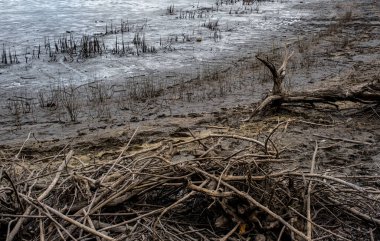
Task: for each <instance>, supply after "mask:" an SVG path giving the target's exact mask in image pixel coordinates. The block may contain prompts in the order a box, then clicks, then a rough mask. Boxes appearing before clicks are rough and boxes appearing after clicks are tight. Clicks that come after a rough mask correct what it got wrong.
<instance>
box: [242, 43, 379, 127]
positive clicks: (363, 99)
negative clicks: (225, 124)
mask: <svg viewBox="0 0 380 241" xmlns="http://www.w3.org/2000/svg"><path fill="white" fill-rule="evenodd" d="M292 55H293V52H292V53H290V54H289V52H288V50H287V49H286V51H285V56H284V60H283V63H282V65H281V67H280V68H278V69H277V68H276V67H275V65H274V64H273V62H271V61H269V60H268V59H265V58H263V57H260V56H256V58H257V59H258V60H259V61H260V62H262V63H263V64H264V65H265V66H266V67H267V68H268V69H269V70H270V72H271V73H272V79H273V89H272V92H271V93H270V94H269V95H268V96H267V97H266V98H265V99H264V100H263V101H262V102H261V103H259V105H258V106H257V107H256V108H255V109H254V110H253V112H252V114H251V115H250V117H249V118H247V119H246V120H245V121H250V120H252V118H253V117H255V116H257V115H261V114H262V113H263V112H264V111H265V110H267V109H268V108H271V107H272V108H273V107H275V108H278V107H280V106H281V105H282V104H284V103H309V104H314V103H326V104H332V105H334V106H337V105H336V104H334V103H335V102H337V101H351V102H360V103H380V81H379V80H374V81H372V82H369V83H368V82H367V83H361V84H359V85H355V86H337V87H333V88H329V89H316V90H313V91H304V92H294V93H287V92H285V91H284V87H283V80H284V78H285V75H286V66H287V64H288V62H289V59H290V58H291V56H292Z"/></svg>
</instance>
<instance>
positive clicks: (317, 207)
mask: <svg viewBox="0 0 380 241" xmlns="http://www.w3.org/2000/svg"><path fill="white" fill-rule="evenodd" d="M289 124H291V122H288V121H285V122H280V123H278V124H277V125H276V126H273V127H272V128H271V130H270V131H269V132H268V135H259V136H242V135H239V134H238V133H234V132H231V131H228V130H227V129H219V131H211V130H204V131H201V132H196V133H193V132H191V131H188V130H179V132H178V133H177V135H176V136H183V137H177V138H165V139H164V140H162V141H160V142H154V143H150V144H149V145H142V146H141V145H138V144H134V143H135V142H134V140H135V138H137V137H138V135H139V134H138V130H136V131H135V133H133V135H130V138H129V140H128V142H127V143H126V144H125V146H124V147H122V148H121V149H120V151H115V150H112V149H111V150H110V151H107V150H105V151H103V152H102V154H97V155H94V156H92V155H90V156H87V155H81V154H80V153H78V154H76V152H75V151H73V150H71V151H68V150H67V149H66V147H64V148H63V149H62V150H61V151H59V152H57V153H51V152H46V153H44V152H40V154H37V153H38V152H33V151H32V152H30V151H31V150H30V149H29V150H26V149H25V150H24V149H23V148H24V145H23V146H22V147H21V149H20V150H17V149H14V148H13V151H12V150H11V149H8V151H6V150H5V151H3V152H2V153H3V154H2V155H3V157H2V158H1V160H2V163H3V167H2V169H1V172H0V174H1V176H0V180H1V182H0V184H1V185H0V194H1V195H0V201H1V205H0V230H1V234H2V237H1V238H2V239H6V240H19V239H27V240H57V239H73V240H75V239H77V240H78V239H81V240H92V239H94V238H95V239H101V240H183V239H184V238H185V239H186V240H375V239H376V238H378V237H379V236H378V235H379V233H378V230H377V227H378V225H380V220H379V218H378V217H379V215H380V213H379V210H380V204H379V201H378V197H377V196H378V195H379V193H380V190H379V189H378V187H377V186H376V185H377V184H376V183H377V181H376V180H378V177H377V176H371V175H364V174H363V175H360V174H358V175H354V176H347V175H342V174H341V173H340V171H339V170H336V171H334V169H328V168H327V169H325V168H323V167H325V166H324V165H320V163H324V160H323V157H324V155H322V154H320V153H325V152H326V151H328V149H325V146H326V144H324V143H321V142H320V143H319V142H315V146H314V150H310V151H309V155H306V156H308V157H309V158H307V159H302V160H300V161H301V162H304V163H310V164H308V165H309V169H300V168H299V167H298V168H297V166H298V165H294V164H296V163H295V162H294V160H295V159H292V158H288V157H289V153H288V154H284V153H287V152H288V151H287V150H286V148H285V149H284V146H283V144H282V143H279V141H276V140H278V139H277V138H275V136H276V135H277V134H278V133H282V132H283V131H286V129H287V128H289V127H288V126H289ZM179 134H181V135H179ZM26 141H28V140H26ZM26 141H25V142H26ZM346 141H354V140H345V142H346ZM24 144H25V143H24ZM321 145H322V146H321ZM355 145H364V146H367V145H372V143H368V142H361V141H355ZM73 148H74V149H76V148H75V146H73ZM16 152H17V154H16ZM65 153H66V154H65ZM7 160H8V161H7ZM306 166H307V165H306ZM371 237H372V239H371Z"/></svg>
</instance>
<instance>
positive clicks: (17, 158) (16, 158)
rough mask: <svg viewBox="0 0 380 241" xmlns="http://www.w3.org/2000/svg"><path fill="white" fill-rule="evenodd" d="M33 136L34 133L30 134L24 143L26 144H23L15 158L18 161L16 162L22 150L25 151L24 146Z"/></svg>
mask: <svg viewBox="0 0 380 241" xmlns="http://www.w3.org/2000/svg"><path fill="white" fill-rule="evenodd" d="M31 134H32V132H29V134H28V137H27V138H26V139H25V141H24V143H23V144H22V146H21V148H20V150H19V151H18V153H17V154H16V156H15V159H16V160H17V159H18V157H19V156H20V154H21V151H22V149H24V146H25V144H26V142H27V141H28V140H29V139H30V135H31Z"/></svg>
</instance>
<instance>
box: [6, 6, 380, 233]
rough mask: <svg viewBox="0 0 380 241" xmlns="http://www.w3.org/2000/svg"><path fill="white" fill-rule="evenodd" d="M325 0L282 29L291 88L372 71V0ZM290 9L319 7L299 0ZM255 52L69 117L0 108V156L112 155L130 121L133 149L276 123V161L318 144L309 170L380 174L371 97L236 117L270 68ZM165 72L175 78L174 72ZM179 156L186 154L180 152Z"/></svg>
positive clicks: (375, 34)
mask: <svg viewBox="0 0 380 241" xmlns="http://www.w3.org/2000/svg"><path fill="white" fill-rule="evenodd" d="M319 4H320V3H319ZM329 4H330V5H329V6H333V7H334V11H326V15H323V14H321V15H320V16H316V17H314V18H312V19H310V20H308V21H307V22H302V21H301V22H299V23H297V24H296V25H292V26H291V27H289V30H288V31H290V32H291V34H290V33H289V35H292V36H298V37H296V38H292V41H288V43H289V49H292V50H294V51H295V55H294V56H293V57H292V59H291V62H290V64H289V70H288V73H287V83H286V87H287V88H288V90H289V91H295V90H310V91H311V90H313V89H318V88H333V87H336V86H352V85H355V84H358V83H364V82H367V81H373V80H376V79H379V78H380V3H375V2H374V1H345V2H338V3H336V4H331V3H329ZM297 7H298V8H300V9H302V8H309V9H310V8H311V9H318V8H320V7H321V6H320V5H317V4H313V3H312V2H309V1H307V3H305V4H299V5H297V6H296V8H297ZM322 13H323V11H322ZM283 39H285V38H280V39H278V40H276V41H274V44H273V45H274V46H272V47H271V46H269V45H268V46H266V47H265V48H263V50H262V51H261V55H263V56H268V57H269V58H270V59H271V60H273V61H275V62H278V63H280V61H281V56H282V54H283V44H284V42H282V40H283ZM254 54H256V53H252V55H251V56H250V57H249V56H248V57H244V58H243V59H239V58H235V59H233V58H231V59H232V60H231V62H228V63H223V64H222V65H221V66H223V68H222V67H221V68H218V67H214V66H213V67H211V68H210V69H207V70H203V72H202V73H200V74H199V76H198V77H197V78H195V79H190V80H188V81H187V82H185V83H183V82H181V83H179V84H175V80H174V81H173V83H174V84H173V85H171V86H170V87H168V88H165V89H157V90H156V92H155V94H154V96H150V98H149V99H146V100H144V101H138V100H134V101H130V102H128V104H126V103H124V104H120V99H118V98H115V99H114V100H112V101H110V102H106V103H101V104H99V105H97V106H90V105H89V104H88V103H89V102H90V101H87V100H82V101H83V104H82V107H81V113H82V114H80V115H79V118H78V120H76V121H75V122H71V121H69V120H68V118H67V116H66V113H65V111H64V109H58V110H56V109H48V108H38V107H36V108H35V110H34V111H33V113H28V114H25V115H22V116H21V117H19V116H15V115H11V114H9V112H7V111H6V110H4V109H3V110H2V112H1V116H2V119H1V123H0V124H1V126H0V134H1V135H0V143H1V149H0V159H1V160H3V161H7V162H8V161H10V160H11V159H12V158H13V155H16V154H17V153H18V151H19V150H21V152H20V153H19V159H18V160H16V159H15V160H14V161H15V162H16V163H17V165H20V166H29V165H30V164H29V163H25V162H24V161H23V159H25V160H26V159H34V160H38V159H39V158H45V157H48V156H54V155H56V154H57V153H59V152H62V151H66V150H73V151H74V155H75V156H76V157H77V158H79V159H80V160H82V161H83V162H84V163H87V162H97V161H100V160H104V159H106V160H112V159H113V158H115V157H116V156H117V155H118V153H119V151H120V150H121V149H122V148H123V147H124V146H125V145H126V143H127V142H128V140H130V139H131V136H132V134H133V133H134V131H135V130H136V129H137V128H138V131H137V134H136V136H135V137H134V138H133V140H132V143H131V149H132V150H140V149H143V148H145V147H147V146H150V145H154V144H156V143H160V142H163V143H166V142H174V143H177V142H180V141H183V140H185V139H186V140H187V139H188V138H192V135H194V136H203V135H205V133H209V132H212V133H222V134H226V133H229V134H236V135H242V136H247V137H252V138H255V139H257V140H261V141H265V140H266V138H267V136H268V135H269V133H271V131H272V130H273V128H274V127H275V126H276V125H277V124H278V123H281V122H285V123H286V124H284V125H282V126H281V127H280V128H279V130H277V131H276V133H275V134H274V136H273V137H272V141H273V142H274V143H276V145H277V149H278V150H280V151H281V153H280V160H281V164H278V165H279V167H280V166H281V168H286V169H292V168H299V169H301V170H308V169H310V161H311V158H312V154H313V151H314V147H315V143H316V142H317V143H318V145H319V149H318V155H317V159H316V169H317V170H320V171H322V170H323V171H325V172H326V173H328V172H334V173H338V174H341V175H347V176H356V175H365V176H374V177H376V176H378V175H379V173H380V145H379V142H380V106H379V103H377V104H375V105H368V104H365V103H363V104H358V103H350V102H344V103H337V106H333V105H325V104H324V105H317V106H295V105H288V106H283V107H282V108H281V109H279V110H273V111H271V112H269V113H265V115H264V116H263V117H260V118H256V119H255V120H253V121H250V122H243V121H242V120H243V119H245V118H246V117H247V116H249V114H250V112H251V111H252V109H253V107H254V106H255V104H256V103H257V102H258V101H260V100H261V99H262V98H263V97H264V96H265V94H266V93H268V91H269V90H270V88H271V86H272V83H271V80H270V75H269V73H268V72H267V70H266V69H265V68H264V67H263V66H262V65H261V64H260V63H259V62H257V61H256V60H255V58H254ZM172 78H174V79H176V78H181V76H175V74H174V76H173V77H172ZM108 87H109V86H106V87H104V88H108ZM89 106H90V107H89ZM83 113H86V114H83ZM29 133H31V134H29ZM28 134H29V137H30V138H28V139H27V136H28ZM26 139H27V141H26V142H25V143H24V141H25V140H26ZM23 143H24V144H25V145H24V146H23V147H22V148H21V146H22V145H23ZM20 148H21V149H20ZM181 158H183V159H191V158H192V157H191V156H189V155H188V154H184V155H183V156H182V157H181ZM38 163H39V164H37V165H41V166H42V165H43V162H38ZM273 165H274V166H276V165H277V164H273ZM33 169H35V167H33ZM379 180H380V177H379V178H375V179H372V181H371V182H372V184H373V185H374V186H376V187H377V188H378V187H379V185H380V181H379ZM376 198H377V202H378V197H376ZM376 198H374V199H376ZM372 214H373V216H374V217H377V218H379V217H380V210H378V209H377V210H372ZM336 215H338V216H339V215H340V214H336ZM350 228H353V230H354V231H352V233H353V234H352V237H351V238H352V240H359V239H360V240H371V235H372V238H373V239H372V240H379V239H380V228H379V227H378V226H376V225H374V224H371V223H368V230H363V229H359V228H358V229H355V227H352V226H351V227H350ZM337 229H339V228H337ZM343 229H344V228H343ZM371 230H373V231H371ZM358 233H359V234H358ZM370 234H371V235H370ZM268 237H269V236H267V238H268ZM358 238H359V239H358ZM268 240H270V239H269V238H268ZM326 240H335V239H326Z"/></svg>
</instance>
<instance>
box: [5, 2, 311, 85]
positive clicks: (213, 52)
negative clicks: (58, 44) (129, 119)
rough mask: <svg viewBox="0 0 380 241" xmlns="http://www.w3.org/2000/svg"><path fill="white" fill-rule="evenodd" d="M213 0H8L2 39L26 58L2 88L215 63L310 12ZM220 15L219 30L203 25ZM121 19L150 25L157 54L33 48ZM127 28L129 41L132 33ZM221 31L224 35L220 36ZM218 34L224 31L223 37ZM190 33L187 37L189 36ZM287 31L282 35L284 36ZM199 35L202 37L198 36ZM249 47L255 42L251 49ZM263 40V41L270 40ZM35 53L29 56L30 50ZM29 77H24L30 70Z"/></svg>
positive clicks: (110, 39) (285, 5) (108, 39)
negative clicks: (71, 54) (79, 53)
mask: <svg viewBox="0 0 380 241" xmlns="http://www.w3.org/2000/svg"><path fill="white" fill-rule="evenodd" d="M215 2H216V1H215V0H199V1H193V0H179V1H173V0H159V1H157V0H145V1H139V0H37V1H32V0H9V1H1V2H0V16H2V17H1V21H0V28H1V29H2V31H0V44H1V45H2V44H5V46H6V48H10V49H11V51H12V52H13V51H16V52H17V54H18V55H19V60H20V62H21V64H18V65H15V66H11V67H5V68H4V67H3V68H2V69H0V73H1V75H0V87H1V88H2V89H8V88H14V87H20V86H21V87H22V86H25V87H28V86H47V85H51V84H52V83H54V82H56V81H57V79H58V80H59V81H63V82H65V81H71V82H77V83H83V82H86V81H90V80H91V79H94V78H98V79H99V78H100V79H110V80H117V79H120V78H121V76H123V77H129V76H136V75H140V74H147V73H155V72H163V71H177V70H178V69H183V68H189V67H190V66H194V65H203V63H204V62H215V61H220V60H223V59H224V58H226V56H229V57H230V56H236V57H239V56H243V55H244V54H246V53H247V52H254V51H257V50H258V49H261V48H263V46H264V45H265V44H266V45H270V44H271V43H270V40H271V41H274V40H272V39H273V38H275V37H279V36H281V31H284V30H285V29H286V28H287V26H289V25H291V24H294V23H296V22H297V21H300V19H301V18H302V17H306V16H308V15H309V14H311V13H310V12H308V11H307V10H305V11H301V10H296V9H294V8H293V7H292V6H293V5H295V4H299V1H298V0H297V1H295V0H289V1H274V2H263V3H260V4H253V5H248V6H243V5H242V2H237V3H236V4H232V5H225V4H223V5H221V6H219V7H217V6H216V4H215ZM171 4H174V7H175V14H174V15H168V14H167V13H166V12H167V8H168V7H169V6H170V5H171ZM184 11H197V12H198V13H199V12H204V15H203V17H202V18H198V17H195V18H194V19H180V18H179V15H180V12H184ZM215 20H218V21H219V22H218V29H219V31H217V32H216V33H215V31H212V30H210V29H208V28H206V27H204V26H202V25H203V24H205V23H206V24H207V22H208V21H215ZM120 21H128V22H129V23H130V24H131V26H134V27H136V28H137V27H142V26H144V30H143V34H144V35H145V36H146V39H147V43H148V44H149V46H154V47H155V48H156V49H157V51H158V52H157V53H155V54H145V55H144V56H131V55H129V56H122V57H120V56H114V55H111V54H106V55H103V56H101V57H96V58H93V59H89V60H86V61H85V62H84V63H79V64H78V63H76V62H75V61H74V62H72V63H64V61H63V60H62V59H63V56H58V60H57V62H49V59H48V58H47V57H46V56H45V57H42V58H41V59H39V60H32V59H31V49H33V48H36V46H38V45H42V44H44V39H45V38H46V37H49V39H51V40H52V41H53V40H55V39H56V38H58V37H59V36H62V35H63V34H65V33H68V32H70V33H73V35H74V37H76V38H79V37H80V36H82V35H83V34H95V33H104V32H105V27H106V25H107V27H108V29H109V28H110V26H111V23H112V25H113V26H114V27H118V26H119V25H120ZM135 33H136V31H131V32H129V33H125V34H124V35H123V37H122V38H123V39H124V40H125V41H126V43H130V44H131V46H133V44H132V40H133V37H134V34H135ZM215 34H218V38H217V39H216V38H215ZM219 36H220V37H221V38H219ZM116 37H118V39H119V40H118V41H120V39H121V35H120V34H111V35H107V36H105V37H104V42H105V45H106V47H107V49H109V50H110V49H112V47H113V46H114V44H115V39H116ZM185 37H186V38H188V39H189V40H186V41H185V40H184V39H185ZM282 37H283V36H282ZM198 40H201V41H198ZM247 45H249V46H251V47H252V46H253V47H255V49H250V50H248V51H247V49H245V48H246V47H247ZM264 47H265V46H264ZM24 53H25V54H26V56H27V57H28V59H29V62H28V64H26V63H25V60H24V55H25V54H24ZM25 76H26V77H25Z"/></svg>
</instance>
